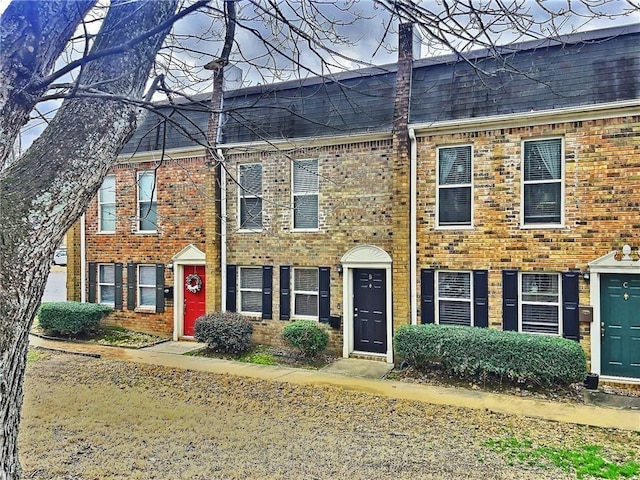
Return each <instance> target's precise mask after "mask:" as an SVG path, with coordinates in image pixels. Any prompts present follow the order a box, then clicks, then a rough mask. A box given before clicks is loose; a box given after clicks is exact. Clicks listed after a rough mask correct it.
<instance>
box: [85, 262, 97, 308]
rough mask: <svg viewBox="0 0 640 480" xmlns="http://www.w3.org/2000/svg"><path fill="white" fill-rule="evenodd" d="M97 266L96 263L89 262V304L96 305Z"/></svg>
mask: <svg viewBox="0 0 640 480" xmlns="http://www.w3.org/2000/svg"><path fill="white" fill-rule="evenodd" d="M97 271H98V265H97V264H96V262H89V298H87V301H88V302H89V303H96V273H97Z"/></svg>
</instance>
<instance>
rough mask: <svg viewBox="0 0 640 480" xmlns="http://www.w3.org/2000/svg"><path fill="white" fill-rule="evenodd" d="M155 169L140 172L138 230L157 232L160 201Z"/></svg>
mask: <svg viewBox="0 0 640 480" xmlns="http://www.w3.org/2000/svg"><path fill="white" fill-rule="evenodd" d="M156 199H157V187H156V175H155V172H154V171H147V172H138V231H139V232H156V231H157V229H158V227H157V222H158V203H157V201H156Z"/></svg>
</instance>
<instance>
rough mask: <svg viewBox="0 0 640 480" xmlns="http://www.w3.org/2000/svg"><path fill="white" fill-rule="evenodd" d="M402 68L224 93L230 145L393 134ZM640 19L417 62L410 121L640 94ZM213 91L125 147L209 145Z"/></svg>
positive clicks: (151, 122) (148, 125)
mask: <svg viewBox="0 0 640 480" xmlns="http://www.w3.org/2000/svg"><path fill="white" fill-rule="evenodd" d="M395 82H396V66H395V65H387V66H381V67H371V68H367V69H361V70H356V71H351V72H343V73H340V74H338V75H335V76H332V77H327V78H320V77H316V78H310V79H305V80H295V81H289V82H282V83H275V84H272V85H263V86H255V87H248V88H242V89H238V90H232V91H229V92H225V95H224V112H225V113H224V115H223V119H222V132H221V133H222V136H221V140H222V144H223V145H224V144H227V145H228V144H238V143H246V142H262V141H265V140H267V141H277V140H280V139H294V138H295V139H304V138H311V137H313V138H317V137H331V136H336V135H354V134H361V133H373V132H390V131H391V129H392V120H393V104H394V95H395ZM639 85H640V25H637V24H636V25H631V26H624V27H617V28H609V29H603V30H595V31H591V32H584V33H577V34H572V35H568V36H565V37H561V38H559V39H550V40H540V41H530V42H524V43H518V44H513V45H507V46H504V47H500V48H497V49H495V50H493V51H491V50H478V51H474V52H471V53H469V54H467V55H466V56H465V58H464V59H463V58H461V57H457V56H453V55H448V56H442V57H436V58H431V59H421V60H417V61H415V62H414V66H413V76H412V91H411V100H410V118H409V123H410V124H426V123H430V122H439V121H448V120H458V119H469V118H479V117H490V116H493V115H506V114H512V113H521V112H529V111H532V110H537V111H541V110H551V109H557V108H566V107H577V106H589V105H593V104H601V103H608V102H615V101H622V100H633V99H639V98H640V87H639ZM207 105H208V100H207V97H206V96H205V97H202V96H201V97H199V98H198V99H197V101H194V102H191V103H183V104H181V105H179V106H178V107H177V108H176V107H174V106H170V105H166V104H165V105H159V111H160V112H161V113H162V115H164V116H166V117H171V118H172V119H173V120H174V121H176V122H177V123H178V124H179V125H178V126H177V127H176V126H174V125H170V124H168V123H166V122H163V116H162V115H160V116H159V115H157V114H150V115H148V116H147V118H146V119H145V121H144V122H143V124H142V125H141V126H140V128H138V130H137V131H136V132H135V134H134V136H133V137H132V138H131V140H130V141H129V142H128V143H127V145H125V147H124V149H123V150H122V153H128V154H131V153H133V152H142V151H149V150H159V149H161V148H162V145H163V142H164V148H165V149H166V150H169V149H174V148H182V147H189V146H195V145H197V144H198V143H199V142H202V143H204V135H203V133H202V132H205V131H206V127H207V122H208V118H209V113H208V109H207Z"/></svg>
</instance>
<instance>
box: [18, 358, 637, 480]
mask: <svg viewBox="0 0 640 480" xmlns="http://www.w3.org/2000/svg"><path fill="white" fill-rule="evenodd" d="M514 434H517V435H526V436H527V438H530V439H532V440H533V441H539V442H544V444H545V445H550V446H553V445H563V446H566V447H569V446H572V445H581V444H585V443H590V444H598V445H602V446H603V447H604V448H605V451H606V452H610V453H611V455H614V454H615V455H627V456H628V455H630V453H629V452H635V455H637V456H640V447H639V444H640V441H639V440H640V437H639V436H638V434H634V433H630V432H619V431H609V430H601V429H594V428H587V427H580V426H572V425H565V424H557V423H552V422H545V421H540V420H533V419H523V418H520V417H513V416H507V415H498V414H493V413H490V412H483V411H475V410H474V411H471V410H465V409H460V408H451V407H444V406H433V405H426V404H422V403H418V402H408V401H397V400H393V399H386V398H380V397H375V396H371V395H366V394H363V393H350V392H344V391H342V390H340V389H336V388H330V387H305V386H298V385H291V384H287V383H279V382H269V381H262V380H252V379H247V378H240V377H233V376H229V375H214V374H207V373H202V372H192V371H180V370H172V369H167V368H161V367H155V366H149V365H141V364H134V363H126V362H118V361H108V360H102V359H94V358H87V357H80V356H72V355H66V354H56V353H51V352H46V353H43V354H42V355H41V356H39V358H37V359H35V360H34V361H31V362H30V363H29V364H28V367H27V378H26V383H25V403H24V409H23V423H22V430H21V434H20V448H21V460H22V463H23V466H24V470H25V474H24V478H25V479H40V480H44V479H47V480H50V479H61V480H72V479H86V480H89V479H105V480H107V479H207V480H209V479H236V478H237V479H339V478H350V479H365V478H368V479H370V478H376V479H385V478H394V479H412V480H414V479H417V478H420V479H457V478H464V479H468V478H482V477H484V478H487V479H489V478H490V479H515V478H517V479H525V480H526V479H555V480H560V479H569V478H575V476H573V477H572V476H571V475H568V474H566V473H563V472H562V471H560V470H557V469H554V468H548V469H545V468H541V467H527V466H522V465H520V466H510V465H508V464H507V461H506V460H505V458H503V457H501V456H500V455H499V454H497V453H495V452H493V451H492V450H491V449H490V448H488V447H487V446H486V444H485V443H486V441H487V440H488V439H500V438H507V437H511V436H513V435H514ZM636 458H638V457H636Z"/></svg>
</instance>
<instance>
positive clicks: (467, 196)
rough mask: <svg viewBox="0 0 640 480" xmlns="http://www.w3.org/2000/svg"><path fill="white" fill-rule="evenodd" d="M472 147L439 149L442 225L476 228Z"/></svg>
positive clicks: (439, 212) (439, 208) (439, 201)
mask: <svg viewBox="0 0 640 480" xmlns="http://www.w3.org/2000/svg"><path fill="white" fill-rule="evenodd" d="M471 158H472V150H471V145H467V146H461V147H440V148H438V200H437V201H438V208H437V212H438V226H439V227H471V226H472V219H471V218H472V216H471V211H472V199H473V186H472V178H473V173H472V166H471Z"/></svg>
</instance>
